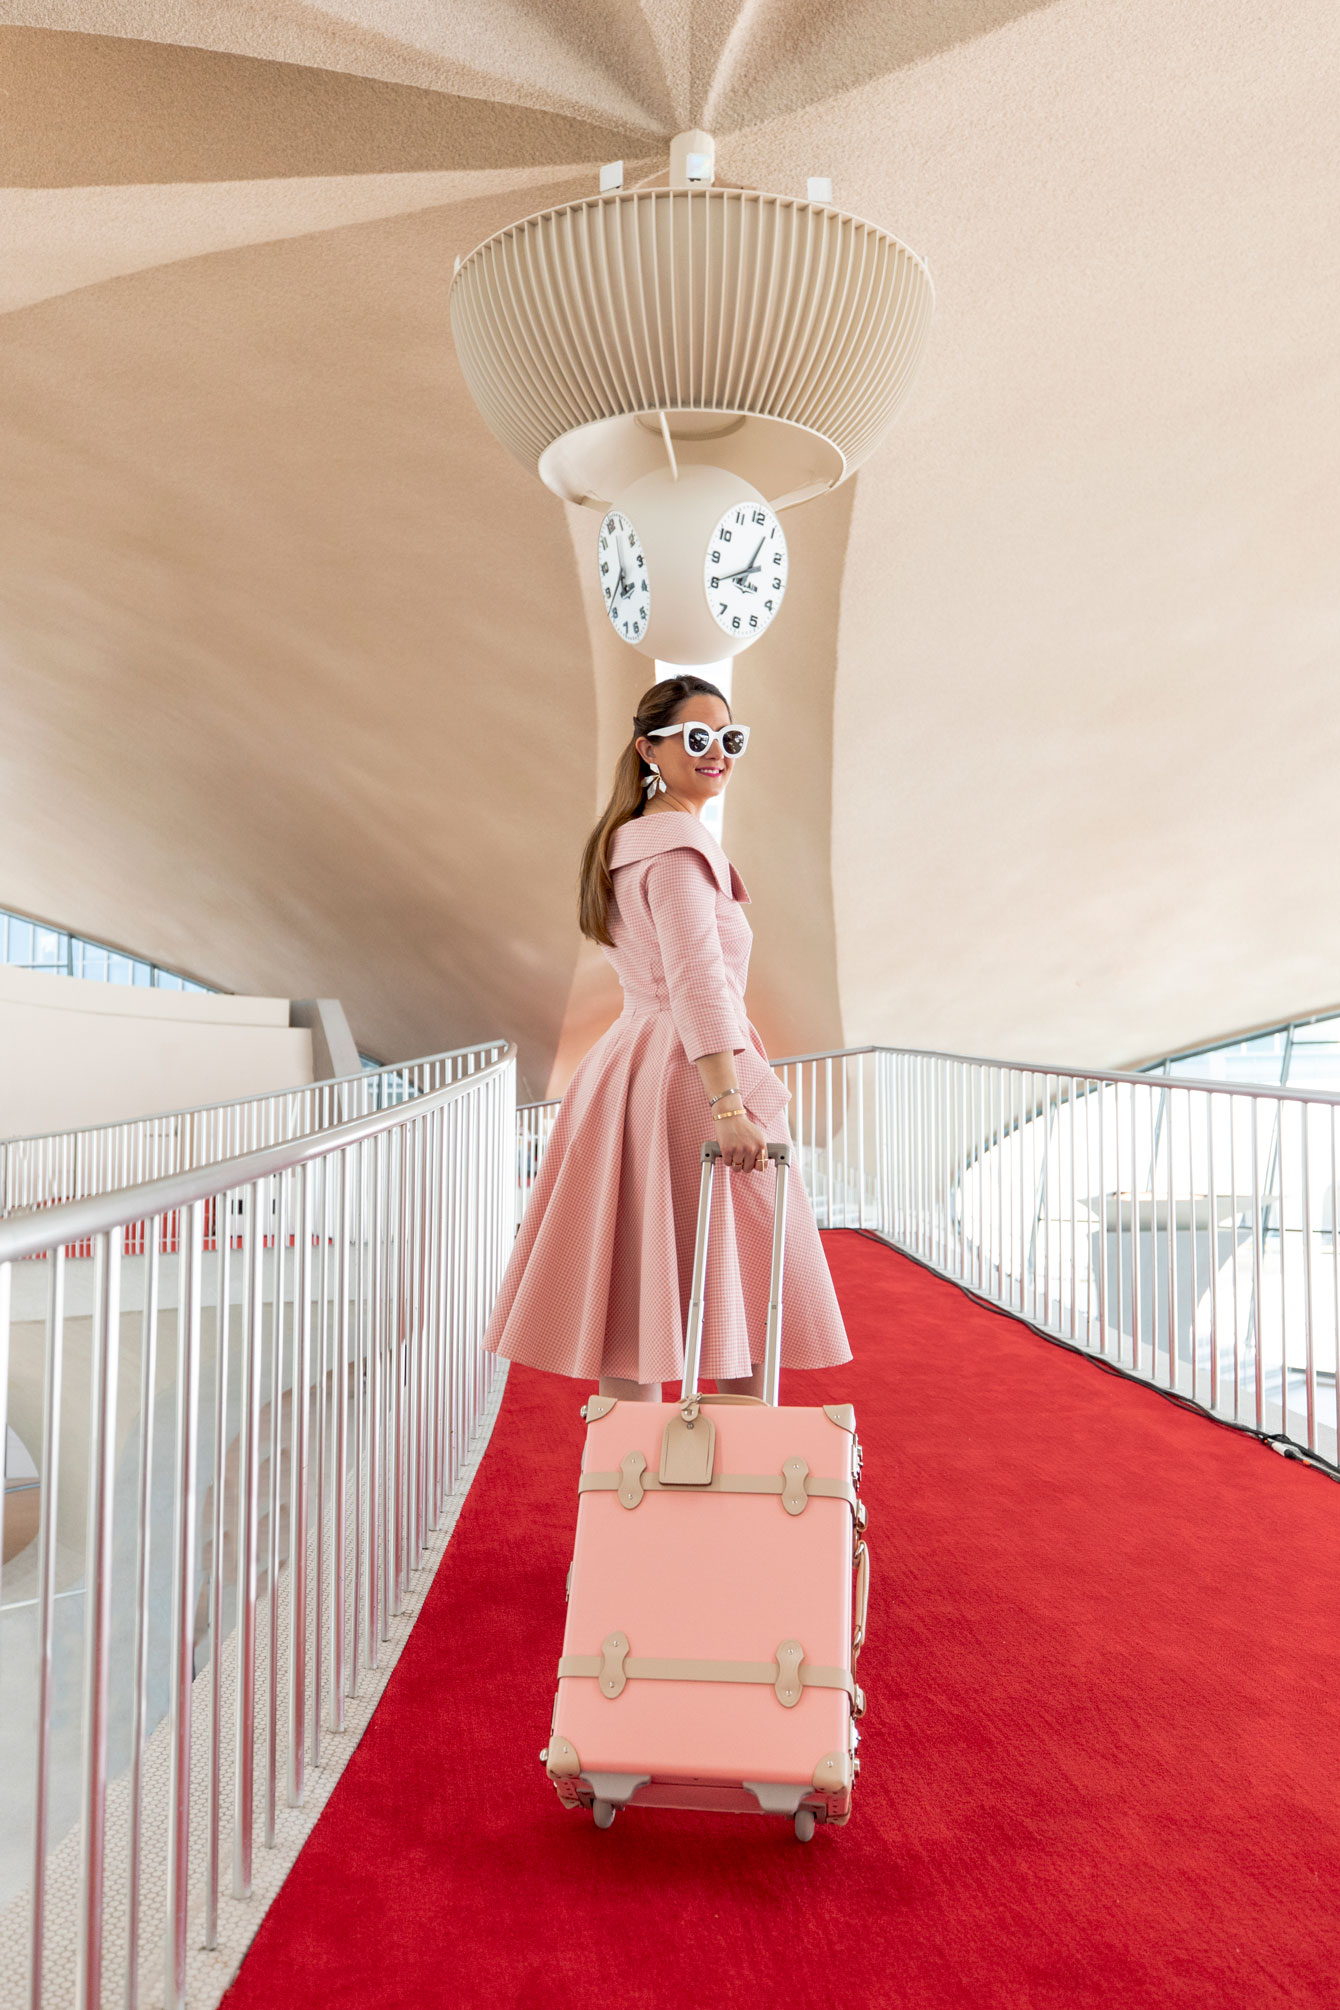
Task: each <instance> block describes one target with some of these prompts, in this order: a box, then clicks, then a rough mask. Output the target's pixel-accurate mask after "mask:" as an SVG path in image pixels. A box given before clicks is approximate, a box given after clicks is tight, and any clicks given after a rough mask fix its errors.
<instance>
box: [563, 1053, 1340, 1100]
mask: <svg viewBox="0 0 1340 2010" xmlns="http://www.w3.org/2000/svg"><path fill="white" fill-rule="evenodd" d="M1191 1051H1192V1052H1195V1051H1197V1050H1196V1049H1192V1050H1191ZM861 1054H901V1055H905V1056H906V1057H907V1058H909V1059H913V1058H915V1059H918V1060H921V1059H925V1060H931V1061H954V1062H957V1063H958V1064H959V1065H960V1066H962V1067H966V1068H1003V1069H1005V1070H1007V1071H1008V1072H1009V1073H1011V1074H1016V1075H1021V1074H1022V1075H1059V1076H1060V1077H1061V1078H1062V1079H1065V1078H1066V1077H1069V1078H1070V1079H1071V1080H1073V1081H1076V1082H1105V1083H1106V1082H1143V1083H1144V1084H1145V1085H1146V1086H1148V1084H1149V1083H1150V1082H1175V1083H1177V1084H1178V1085H1179V1087H1181V1088H1186V1089H1209V1090H1213V1091H1214V1092H1215V1093H1216V1094H1218V1093H1219V1092H1220V1091H1227V1090H1231V1091H1232V1093H1233V1094H1234V1095H1235V1096H1265V1097H1268V1098H1271V1099H1273V1098H1274V1097H1276V1096H1287V1097H1289V1098H1290V1099H1291V1100H1295V1101H1297V1102H1300V1103H1340V1090H1334V1089H1303V1088H1297V1089H1295V1088H1290V1087H1288V1086H1285V1087H1282V1088H1272V1087H1271V1086H1270V1085H1269V1083H1260V1082H1222V1081H1215V1079H1214V1078H1213V1076H1210V1075H1205V1076H1200V1075H1183V1074H1180V1073H1179V1074H1176V1075H1156V1074H1153V1073H1152V1072H1146V1071H1145V1070H1143V1069H1139V1070H1135V1069H1129V1068H1078V1067H1071V1066H1069V1065H1068V1064H1063V1063H1061V1062H1057V1061H1009V1060H999V1059H997V1060H992V1059H991V1058H990V1056H989V1055H985V1054H958V1053H955V1052H954V1051H953V1050H952V1049H950V1048H945V1047H884V1046H880V1045H878V1044H872V1045H870V1046H868V1047H831V1048H827V1049H825V1050H823V1051H821V1052H819V1053H817V1054H787V1055H784V1056H783V1057H782V1058H781V1059H780V1060H777V1061H774V1062H773V1063H772V1066H773V1067H774V1068H798V1067H801V1066H802V1065H803V1064H805V1063H807V1062H810V1061H836V1060H839V1059H841V1060H854V1059H855V1058H856V1057H857V1056H858V1055H861ZM523 1107H525V1108H538V1107H539V1105H538V1104H526V1105H524V1106H523Z"/></svg>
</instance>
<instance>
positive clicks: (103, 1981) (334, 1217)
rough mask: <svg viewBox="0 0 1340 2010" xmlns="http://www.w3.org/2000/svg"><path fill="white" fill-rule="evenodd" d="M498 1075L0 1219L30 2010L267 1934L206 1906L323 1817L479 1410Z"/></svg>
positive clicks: (165, 1979) (152, 1977)
mask: <svg viewBox="0 0 1340 2010" xmlns="http://www.w3.org/2000/svg"><path fill="white" fill-rule="evenodd" d="M515 1090H516V1052H515V1049H514V1048H513V1047H511V1046H508V1047H507V1048H506V1049H505V1050H504V1051H502V1052H501V1053H500V1054H499V1056H498V1058H497V1059H495V1060H493V1061H491V1062H490V1063H489V1065H488V1066H486V1067H482V1068H476V1069H475V1070H474V1072H472V1073H464V1074H462V1075H461V1076H460V1077H459V1078H458V1079H456V1080H454V1081H449V1082H444V1083H442V1084H441V1085H440V1086H439V1087H436V1088H433V1089H431V1090H430V1091H428V1092H426V1093H422V1094H414V1095H411V1096H410V1097H409V1098H408V1099H406V1100H405V1101H401V1102H396V1103H394V1104H392V1105H391V1106H390V1107H388V1108H386V1109H382V1110H375V1111H369V1112H368V1113H367V1114H365V1115H362V1116H358V1117H354V1118H351V1119H349V1120H348V1121H347V1122H345V1123H343V1124H339V1125H334V1126H331V1127H329V1128H327V1129H324V1130H320V1131H314V1132H310V1133H309V1134H307V1135H305V1136H301V1137H298V1138H289V1139H285V1140H282V1141H280V1142H277V1143H271V1144H265V1145H262V1146H260V1147H259V1148H257V1149H254V1150H251V1151H248V1152H245V1153H243V1154H241V1155H239V1156H236V1157H232V1158H228V1159H224V1160H221V1161H218V1162H215V1163H213V1164H209V1165H204V1166H193V1167H189V1168H184V1169H182V1170H176V1171H172V1172H169V1173H165V1174H162V1175H160V1176H159V1177H158V1178H156V1179H151V1180H147V1181H138V1182H136V1183H135V1184H134V1185H127V1186H124V1187H121V1188H119V1189H116V1190H114V1191H110V1192H104V1193H100V1194H95V1195H89V1196H86V1197H84V1198H81V1199H77V1200H67V1201H62V1202H59V1203H58V1204H56V1205H52V1206H47V1207H36V1208H33V1209H32V1210H31V1211H29V1212H27V1213H24V1214H21V1215H15V1216H12V1217H10V1218H9V1219H8V1220H5V1221H0V1443H2V1442H3V1440H4V1436H5V1406H6V1398H7V1396H8V1392H9V1386H10V1381H11V1379H15V1378H17V1386H18V1387H19V1388H20V1389H21V1390H22V1392H23V1399H24V1401H25V1403H26V1404H27V1405H28V1409H29V1413H30V1414H32V1415H33V1416H37V1415H40V1417H41V1419H42V1422H41V1427H40V1431H41V1439H40V1446H39V1445H34V1446H33V1451H34V1453H35V1455H36V1459H35V1462H36V1464H37V1467H38V1472H39V1479H40V1513H39V1522H38V1529H37V1534H36V1537H35V1539H34V1540H33V1541H31V1542H30V1543H28V1544H27V1545H26V1546H25V1547H24V1548H23V1549H22V1550H21V1551H20V1552H19V1553H18V1554H17V1555H15V1556H14V1557H12V1558H11V1559H10V1561H9V1562H8V1563H7V1564H6V1565H5V1566H4V1585H3V1586H0V1590H3V1589H4V1588H6V1587H7V1588H9V1590H10V1591H11V1593H12V1594H13V1596H14V1597H15V1598H16V1600H17V1601H18V1602H19V1603H22V1604H23V1605H24V1606H25V1607H30V1608H32V1610H31V1612H27V1611H25V1614H24V1620H25V1625H24V1628H23V1629H21V1630H20V1631H18V1632H17V1633H14V1632H12V1631H11V1632H10V1633H9V1634H7V1637H6V1643H5V1645H6V1654H7V1657H9V1656H11V1655H12V1656H15V1657H20V1656H21V1657H24V1658H25V1659H26V1661H27V1664H28V1672H27V1674H26V1675H25V1676H24V1678H23V1679H24V1680H25V1681H30V1682H31V1686H32V1689H33V1691H34V1692H35V1696H36V1726H37V1735H36V1741H35V1746H34V1750H33V1764H32V1772H31V1773H30V1774H29V1775H28V1777H27V1778H26V1779H25V1778H24V1777H23V1773H24V1771H26V1769H20V1768H15V1767H10V1768H8V1769H7V1771H6V1773H5V1776H4V1777H3V1778H0V1827H3V1828H4V1829H5V1832H6V1834H7V1835H9V1836H10V1837H11V1838H12V1839H13V1840H14V1841H16V1842H19V1843H20V1846H21V1839H22V1838H23V1835H24V1831H25V1829H26V1830H27V1838H28V1853H29V1861H30V1862H31V1865H32V1874H31V1881H30V1884H29V1887H28V1890H27V1892H26V1894H24V1895H23V1896H22V1897H20V1896H19V1895H17V1894H11V1893H10V1892H8V1891H6V1893H5V1894H4V1896H5V1899H6V1900H7V1901H8V1900H9V1899H10V1897H11V1895H12V1896H13V1900H14V1902H13V1903H8V1902H7V1903H5V1904H0V1974H3V1975H4V1976H5V1977H6V1978H7V1979H12V1980H13V1981H14V1982H15V1985H16V1987H18V1986H21V1984H20V1981H19V1978H21V1977H22V1976H23V1971H24V1967H25V1965H26V1966H27V1968H28V1976H27V1991H26V1996H25V2001H26V2002H27V2003H28V2004H29V2005H30V2006H31V2010H47V2006H50V2010H54V2006H55V2005H56V2004H57V2003H61V2004H64V2003H78V2004H79V2005H80V2006H81V2010H100V2006H101V2005H103V2004H104V2003H108V2004H109V2003H111V2002H113V2001H116V2002H118V2003H124V2004H125V2005H126V2006H127V2010H136V2006H137V2005H139V2004H141V2003H144V2002H147V2001H150V2000H153V2001H158V2002H162V2003H165V2004H166V2005H167V2006H168V2010H187V2004H188V1996H190V1994H191V1992H192V1990H193V1988H194V1982H193V1980H192V1978H193V1977H195V1976H197V1975H201V1976H203V1974H204V1971H201V1970H199V1969H197V1966H196V1964H197V1960H198V1958H199V1957H198V1954H197V1950H199V1949H201V1948H202V1947H203V1948H204V1949H206V1950H218V1951H217V1952H216V1953H215V1954H214V1955H213V1957H212V1962H211V1958H210V1956H209V1955H208V1954H206V1956H205V1962H206V1966H207V1969H208V1971H209V1973H210V1975H211V1976H212V1975H214V1974H217V1973H218V1972H221V1966H222V1967H226V1965H227V1962H228V1961H229V1959H232V1960H235V1959H237V1958H240V1954H241V1952H242V1949H243V1947H244V1946H245V1944H246V1941H247V1940H248V1939H249V1938H250V1934H251V1932H252V1931H254V1914H252V1915H250V1917H249V1915H248V1912H247V1911H246V1910H245V1909H237V1910H232V1909H230V1908H229V1907H227V1906H226V1905H225V1904H223V1903H221V1901H222V1900H223V1899H224V1898H225V1897H226V1895H227V1893H228V1892H229V1891H231V1895H232V1897H233V1898H234V1899H237V1900H246V1899H249V1898H250V1897H251V1896H252V1892H253V1869H254V1868H255V1869H257V1870H259V1865H258V1864H255V1863H254V1853H255V1852H256V1851H257V1850H259V1849H260V1848H262V1847H265V1848H269V1849H273V1850H275V1851H278V1852H279V1861H280V1862H281V1863H282V1864H283V1865H284V1866H285V1867H287V1865H288V1864H291V1862H292V1861H293V1858H294V1856H295V1855H296V1851H297V1848H298V1847H299V1846H300V1844H301V1842H302V1840H303V1839H304V1837H305V1835H306V1833H307V1832H308V1831H309V1830H310V1827H311V1824H312V1821H314V1820H315V1813H314V1812H309V1813H308V1814H306V1815H299V1814H296V1813H294V1812H292V1811H294V1810H299V1809H301V1808H302V1807H303V1803H304V1799H305V1797H306V1796H307V1792H308V1778H309V1769H310V1768H312V1767H315V1766H317V1765H321V1764H323V1763H324V1764H325V1766H326V1767H327V1769H328V1770H327V1779H329V1778H330V1777H331V1776H332V1771H333V1773H334V1774H338V1771H339V1768H340V1766H341V1765H342V1763H343V1759H344V1757H346V1756H347V1753H348V1749H349V1741H348V1740H347V1739H345V1740H344V1741H343V1742H338V1741H337V1742H336V1743H335V1745H334V1746H333V1748H332V1746H331V1745H330V1744H329V1742H328V1740H329V1738H330V1737H331V1736H332V1735H334V1736H335V1737H336V1739H337V1740H338V1734H340V1733H341V1732H345V1731H347V1730H348V1729H349V1728H350V1726H349V1723H348V1713H349V1711H350V1710H351V1709H352V1710H354V1711H355V1712H357V1713H361V1712H363V1711H364V1710H365V1709H366V1708H367V1707H368V1705H369V1704H370V1702H371V1701H372V1700H373V1699H374V1698H375V1696H376V1694H377V1693H379V1690H380V1687H381V1685H382V1684H383V1683H384V1681H385V1679H386V1668H387V1660H388V1655H389V1656H390V1657H391V1658H392V1659H393V1658H394V1653H395V1651H397V1649H398V1645H399V1642H400V1641H401V1640H402V1639H403V1636H404V1633H405V1630H406V1628H407V1625H408V1623H409V1616H408V1613H407V1610H406V1608H407V1605H412V1603H413V1601H414V1600H415V1597H416V1592H417V1588H418V1587H416V1580H415V1573H416V1572H417V1571H419V1569H420V1568H421V1566H422V1565H423V1564H424V1563H425V1562H427V1561H431V1560H432V1559H434V1558H435V1557H436V1555H437V1554H438V1553H439V1551H440V1544H441V1542H442V1540H443V1533H442V1531H443V1528H444V1524H445V1523H449V1520H450V1518H451V1517H452V1516H454V1513H455V1511H456V1507H457V1506H458V1505H459V1502H460V1500H461V1498H462V1497H463V1495H464V1492H465V1490H466V1488H467V1487H468V1485H469V1483H470V1479H471V1476H472V1473H473V1470H474V1461H475V1460H476V1458H477V1456H478V1452H479V1448H480V1446H481V1443H482V1441H483V1439H484V1438H485V1437H486V1435H487V1431H488V1428H489V1425H490V1422H491V1418H492V1415H493V1413H494V1393H493V1392H494V1391H495V1389H496V1385H497V1374H496V1363H495V1361H494V1359H493V1357H492V1356H491V1355H488V1354H486V1353H484V1351H483V1349H482V1346H481V1342H482V1340H483V1336H484V1329H485V1322H486V1320H487V1318H488V1314H489V1311H490V1309H491V1306H492V1303H493V1299H494V1297H495V1295H496V1292H497V1289H498V1285H499V1282H500V1280H501V1277H502V1273H503V1267H504V1265H505V1263H506V1261H507V1256H508V1252H509V1250H510V1248H511V1245H512V1237H513V1230H514V1205H513V1195H512V1179H511V1165H512V1158H513V1138H514V1135H515V1114H514V1113H515ZM44 1253H45V1254H46V1255H47V1256H49V1259H50V1260H49V1261H48V1262H45V1263H42V1264H32V1263H29V1262H27V1261H26V1260H25V1259H28V1258H31V1257H34V1256H40V1255H42V1254H44ZM84 1255H86V1256H87V1259H88V1260H87V1261H81V1260H72V1258H73V1259H77V1258H78V1257H80V1256H84ZM134 1383H137V1384H138V1390H139V1401H138V1405H135V1404H134V1402H133V1401H129V1402H128V1401H127V1397H129V1396H130V1395H131V1385H132V1384H134ZM136 1411H138V1421H137V1422H136V1420H135V1419H136ZM127 1426H129V1428H127ZM3 1515H4V1502H3V1496H2V1495H0V1521H2V1520H3ZM81 1553H82V1563H81V1562H80V1561H79V1560H78V1558H79V1557H80V1555H81ZM165 1581H166V1583H167V1584H168V1585H169V1586H170V1612H169V1613H168V1614H167V1615H166V1618H167V1624H166V1626H165V1625H164V1624H163V1623H162V1615H160V1613H159V1601H160V1598H161V1590H162V1586H163V1584H164V1582H165ZM420 1584H421V1581H420ZM67 1600H68V1603H62V1601H67ZM0 1609H3V1608H2V1607H0ZM62 1613H63V1614H64V1615H65V1619H64V1622H63V1623H62V1624H58V1615H60V1614H62ZM72 1613H73V1615H74V1618H75V1620H76V1622H77V1626H78V1634H79V1644H78V1646H77V1648H73V1649H72V1647H71V1644H70V1641H71V1634H70V1623H69V1622H70V1616H71V1614H72ZM127 1633H128V1634H129V1642H130V1651H128V1652H127V1651H125V1641H126V1635H127ZM76 1654H77V1656H78V1659H79V1660H80V1661H82V1685H81V1686H82V1698H83V1709H82V1713H81V1721H82V1733H81V1740H80V1746H79V1750H78V1755H77V1757H76V1756H75V1755H74V1754H72V1753H71V1751H70V1749H69V1748H68V1745H67V1744H66V1742H65V1741H64V1739H63V1737H62V1736H61V1735H58V1733H59V1730H60V1724H61V1713H62V1711H63V1709H64V1707H65V1699H66V1698H67V1697H68V1693H69V1687H70V1680H71V1677H72V1675H73V1674H74V1668H73V1666H72V1660H73V1658H74V1656H75V1655H76ZM355 1698H357V1699H359V1700H358V1701H357V1702H355V1701H354V1700H353V1699H355ZM353 1728H354V1729H355V1731H356V1730H357V1728H359V1722H358V1717H357V1716H356V1717H355V1722H354V1725H353ZM16 1775H17V1777H16ZM319 1798H324V1795H321V1796H319ZM285 1802H287V1805H288V1809H289V1810H290V1813H289V1815H288V1816H287V1817H284V1815H283V1810H284V1804H285ZM76 1808H77V1809H78V1818H77V1819H75V1820H71V1816H72V1814H73V1811H74V1810H75V1809H76ZM270 1864H271V1867H270V1869H268V1870H267V1871H266V1873H265V1881H266V1883H269V1884H272V1883H273V1879H274V1866H275V1859H274V1858H273V1857H272V1858H271V1859H270ZM6 1874H7V1875H8V1863H7V1864H6ZM66 1894H70V1896H71V1897H73V1899H74V1903H73V1904H71V1903H70V1902H69V1899H68V1898H67V1896H66ZM57 1895H59V1903H57V1902H56V1896H57ZM111 1917H115V1919H116V1922H117V1928H118V1931H117V1932H116V1933H114V1934H108V1933H106V1932H105V1930H104V1929H105V1926H106V1923H107V1920H108V1919H109V1918H111ZM122 1928H123V1929H124V1930H123V1931H122V1930H121V1929H122ZM70 1929H74V1930H73V1931H72V1930H70ZM160 1950H161V1966H160ZM160 1976H161V1978H162V1979H161V1980H160V1979H159V1978H160ZM202 1986H204V1987H208V1986H209V1984H208V1982H207V1981H204V1982H203V1984H202ZM210 2000H211V2001H212V2000H213V1998H212V1997H211V1998H210Z"/></svg>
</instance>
